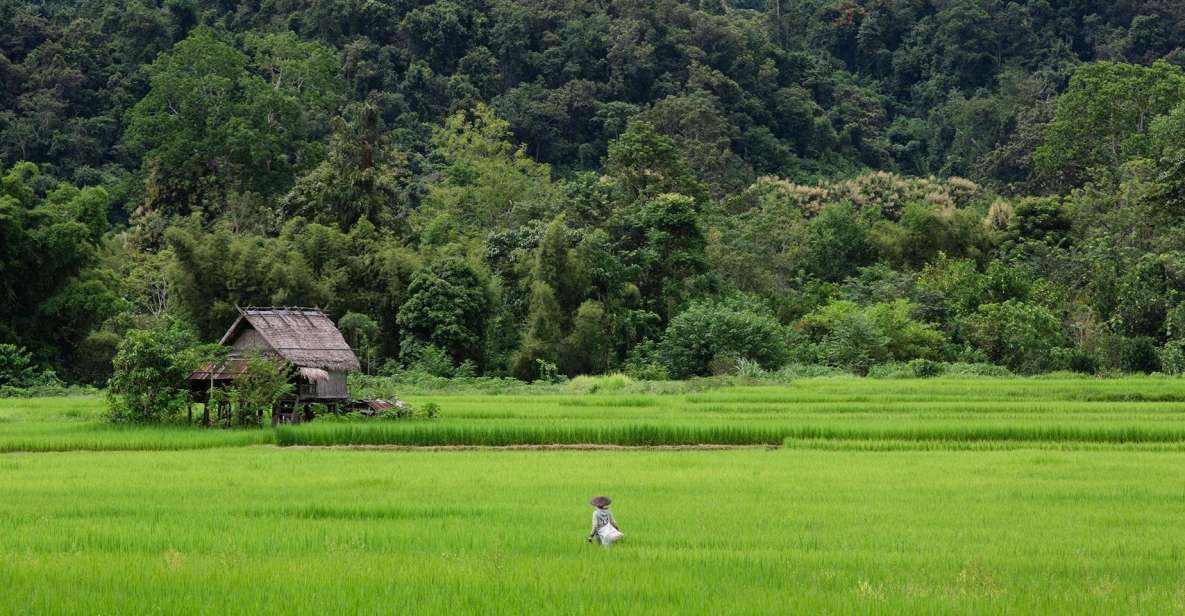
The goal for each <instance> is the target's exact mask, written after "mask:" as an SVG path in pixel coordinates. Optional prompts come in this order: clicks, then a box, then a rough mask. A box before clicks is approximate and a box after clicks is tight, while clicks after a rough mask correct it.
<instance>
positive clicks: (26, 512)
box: [0, 378, 1185, 614]
mask: <svg viewBox="0 0 1185 616" xmlns="http://www.w3.org/2000/svg"><path fill="white" fill-rule="evenodd" d="M1182 384H1183V382H1181V381H1177V380H1172V379H1157V378H1140V379H1117V380H1093V379H1061V380H1059V379H1052V380H1041V379H1010V380H996V379H979V380H954V379H940V380H926V381H920V380H911V381H879V380H865V379H814V380H805V381H797V382H795V383H792V384H789V385H758V386H747V387H729V388H720V389H713V390H708V391H684V392H681V391H678V390H676V391H674V392H672V393H664V394H654V393H648V392H646V391H639V390H629V389H626V390H622V391H615V392H606V393H597V394H580V393H575V392H573V393H563V392H557V391H555V388H552V389H550V390H547V391H545V392H543V393H537V394H536V393H526V394H516V395H499V396H491V395H471V394H464V393H454V394H441V393H437V392H422V393H418V394H417V393H415V392H409V393H408V394H407V395H406V396H404V397H405V398H406V399H408V400H409V401H411V402H412V403H413V404H423V403H426V402H435V403H437V404H438V405H439V406H440V408H441V417H440V418H438V419H435V420H414V421H394V422H357V421H350V422H346V421H339V422H333V421H321V420H318V421H316V422H313V423H311V424H308V425H303V426H296V427H283V428H280V429H276V430H272V429H260V430H203V429H200V428H189V427H185V426H172V427H143V428H119V427H114V426H110V425H108V424H106V423H104V422H102V421H101V413H102V400H99V399H95V398H56V399H34V400H0V451H3V452H7V453H0V589H2V591H0V614H78V613H94V614H142V613H159V614H260V613H276V614H280V613H283V614H326V613H375V614H377V613H382V614H390V613H416V614H439V613H449V614H458V613H463V614H469V613H475V614H476V613H480V614H486V613H495V614H592V613H597V614H652V613H658V614H687V613H694V614H722V613H737V614H739V613H755V614H756V613H763V614H783V613H810V614H815V613H886V614H913V613H960V614H962V613H982V614H999V613H1059V614H1064V613H1142V614H1161V613H1185V387H1182V386H1181V385H1182ZM555 444H573V445H576V444H579V445H623V446H638V447H639V448H638V449H624V450H623V449H606V450H542V451H535V450H496V449H478V450H434V449H424V450H415V449H412V450H407V449H383V448H381V447H380V448H373V447H368V448H356V449H350V448H342V447H334V448H319V447H315V445H336V446H342V445H377V446H383V445H396V446H415V445H432V446H443V447H448V446H457V445H464V446H489V445H555ZM672 445H676V446H677V445H762V446H763V447H759V448H745V449H733V450H694V449H692V450H678V451H676V450H664V449H656V448H653V446H672ZM647 447H651V448H647ZM599 493H606V494H609V495H611V496H613V497H614V500H615V504H614V507H613V509H614V513H615V514H616V516H617V518H618V520H619V521H620V522H621V525H622V529H623V530H624V531H625V533H626V539H625V540H624V542H623V543H622V544H619V545H617V546H614V547H613V548H611V549H603V548H600V547H598V546H592V545H588V544H586V543H585V542H584V537H585V535H586V534H587V532H588V518H589V513H590V508H589V507H588V506H587V504H586V501H587V499H588V497H589V496H591V495H593V494H599Z"/></svg>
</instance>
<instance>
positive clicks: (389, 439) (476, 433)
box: [276, 424, 785, 447]
mask: <svg viewBox="0 0 1185 616" xmlns="http://www.w3.org/2000/svg"><path fill="white" fill-rule="evenodd" d="M784 438H785V434H783V432H782V431H781V430H777V429H769V428H760V427H749V426H746V427H726V426H704V427H700V426H672V425H621V426H617V425H614V426H606V425H601V426H563V425H547V426H529V425H523V426H506V425H500V426H456V425H453V426H440V425H430V424H407V425H390V424H386V425H366V426H363V425H358V424H340V425H322V426H318V425H315V424H313V425H308V426H299V427H289V426H282V427H280V428H277V429H276V443H277V444H278V445H280V446H282V447H283V446H293V445H306V446H307V445H315V446H330V445H398V446H410V447H439V446H478V447H505V446H509V445H620V446H643V447H659V446H686V445H778V444H780V443H781V442H782V441H783V439H784Z"/></svg>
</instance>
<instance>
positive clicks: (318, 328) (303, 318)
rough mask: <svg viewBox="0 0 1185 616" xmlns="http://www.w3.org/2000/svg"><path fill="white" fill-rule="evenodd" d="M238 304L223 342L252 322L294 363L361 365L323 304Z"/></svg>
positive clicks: (340, 367)
mask: <svg viewBox="0 0 1185 616" xmlns="http://www.w3.org/2000/svg"><path fill="white" fill-rule="evenodd" d="M235 308H236V309H237V310H238V312H239V317H238V319H236V320H235V322H234V324H233V325H231V327H230V329H229V330H227V332H226V335H224V336H223V337H222V340H221V344H224V345H225V344H227V343H229V342H230V341H231V340H233V338H234V337H235V335H237V333H238V332H239V330H240V329H241V328H243V327H245V326H246V325H250V326H251V327H252V328H253V329H254V330H255V331H257V332H258V333H259V335H260V336H262V337H263V339H264V340H265V341H266V342H267V344H268V345H269V346H270V347H271V348H272V349H273V350H274V351H275V352H276V353H278V354H279V355H281V356H282V357H284V359H287V360H288V361H289V362H291V363H292V364H293V365H295V366H298V367H309V368H320V369H323V370H333V371H353V370H358V369H360V368H361V366H360V364H359V362H358V357H357V356H356V355H354V351H353V349H351V348H350V345H349V344H348V343H347V342H346V339H345V337H344V336H342V334H341V331H340V330H338V329H337V326H336V325H335V324H334V323H333V321H332V320H331V319H330V318H329V314H328V313H326V312H325V311H324V310H322V309H321V308H320V307H314V308H307V307H303V306H283V307H280V306H269V307H256V306H248V307H246V308H242V307H240V306H238V305H236V306H235Z"/></svg>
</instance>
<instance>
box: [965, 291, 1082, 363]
mask: <svg viewBox="0 0 1185 616" xmlns="http://www.w3.org/2000/svg"><path fill="white" fill-rule="evenodd" d="M964 332H965V335H966V337H967V339H968V340H970V341H971V343H972V344H974V345H975V346H977V347H978V348H980V349H982V350H983V352H984V353H986V354H987V356H988V358H989V359H991V360H992V361H993V362H997V363H1000V364H1003V365H1005V366H1008V368H1010V369H1011V370H1014V371H1017V372H1024V373H1034V372H1040V371H1042V370H1045V369H1047V368H1048V366H1049V363H1050V352H1051V351H1052V350H1054V349H1056V348H1060V347H1062V346H1064V345H1065V335H1064V333H1063V331H1062V325H1061V320H1060V319H1058V317H1057V315H1055V314H1053V313H1052V312H1050V311H1049V309H1047V308H1045V307H1043V306H1040V305H1037V304H1032V303H1027V302H1023V301H1017V300H1014V299H1010V300H1007V301H1005V302H1003V303H1000V304H983V305H981V306H979V308H978V309H977V310H976V312H975V314H972V315H970V316H968V317H966V319H965V320H964Z"/></svg>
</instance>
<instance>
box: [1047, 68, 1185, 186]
mask: <svg viewBox="0 0 1185 616" xmlns="http://www.w3.org/2000/svg"><path fill="white" fill-rule="evenodd" d="M1182 99H1185V71H1182V70H1181V68H1179V67H1176V66H1173V65H1171V64H1169V63H1167V62H1164V61H1162V60H1158V61H1157V62H1155V63H1153V64H1152V65H1151V66H1147V67H1145V66H1137V65H1134V64H1122V63H1116V62H1096V63H1092V64H1084V65H1082V66H1080V67H1078V69H1077V70H1075V71H1074V76H1073V77H1072V78H1071V80H1070V86H1069V88H1067V90H1066V92H1065V94H1063V95H1062V96H1061V97H1059V98H1058V102H1057V112H1056V114H1055V115H1054V118H1053V121H1052V122H1051V123H1050V124H1049V126H1048V128H1047V129H1046V131H1045V143H1044V145H1042V146H1041V147H1039V148H1037V151H1036V152H1035V153H1034V159H1033V160H1034V163H1035V165H1036V169H1037V171H1038V172H1039V173H1040V174H1042V175H1043V176H1044V177H1046V178H1049V179H1050V181H1053V182H1054V183H1055V185H1058V186H1076V185H1079V184H1081V183H1082V182H1083V181H1085V180H1086V179H1087V178H1088V177H1089V175H1090V173H1091V172H1092V170H1094V169H1096V168H1103V169H1107V170H1110V171H1111V172H1114V171H1115V170H1117V169H1118V168H1119V165H1120V164H1122V163H1123V162H1125V161H1128V160H1131V159H1133V158H1142V157H1147V156H1149V155H1151V154H1152V152H1151V149H1150V139H1149V128H1150V127H1151V126H1152V124H1153V122H1154V121H1155V120H1156V118H1157V117H1158V116H1161V115H1164V114H1167V113H1168V112H1169V111H1171V110H1172V109H1173V108H1174V107H1175V106H1177V105H1178V104H1180V102H1181V100H1182Z"/></svg>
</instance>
